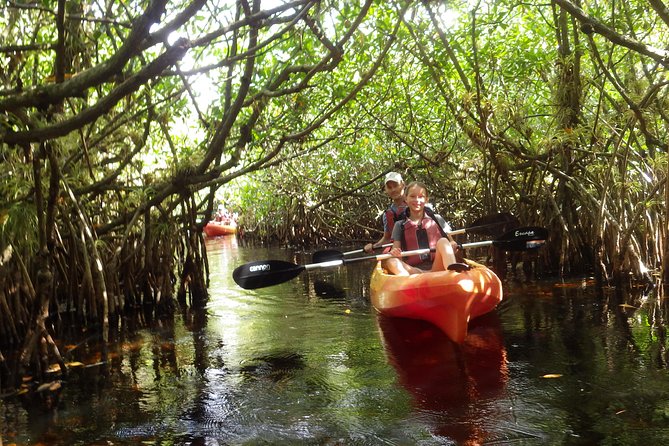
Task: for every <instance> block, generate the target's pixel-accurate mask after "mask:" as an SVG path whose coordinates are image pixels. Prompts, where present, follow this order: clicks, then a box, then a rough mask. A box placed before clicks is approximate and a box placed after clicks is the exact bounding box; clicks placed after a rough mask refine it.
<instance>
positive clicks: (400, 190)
mask: <svg viewBox="0 0 669 446" xmlns="http://www.w3.org/2000/svg"><path fill="white" fill-rule="evenodd" d="M383 191H384V192H385V193H386V195H388V197H390V199H391V200H393V201H392V202H391V203H390V206H388V209H386V210H385V211H384V213H383V215H382V216H381V217H382V221H383V236H382V237H381V238H380V239H379V240H378V241H377V242H376V243H367V244H366V245H365V246H364V248H363V249H364V250H365V252H370V253H371V252H372V251H374V249H376V248H380V247H381V246H383V245H385V244H386V243H390V241H391V236H392V232H393V227H394V226H395V222H396V221H398V220H400V219H401V218H402V217H401V216H402V215H403V214H404V212H405V211H406V208H407V204H406V202H405V201H404V180H402V175H400V174H399V173H397V172H388V173H387V174H386V178H385V180H384V183H383Z"/></svg>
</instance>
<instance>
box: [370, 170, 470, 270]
mask: <svg viewBox="0 0 669 446" xmlns="http://www.w3.org/2000/svg"><path fill="white" fill-rule="evenodd" d="M404 198H405V201H406V203H407V206H408V207H407V210H406V218H405V219H404V220H400V221H397V222H396V223H395V226H394V227H393V232H392V240H393V247H392V249H391V250H390V254H392V255H393V256H395V257H393V258H390V259H386V260H384V261H383V267H384V268H386V269H387V270H388V271H389V272H390V273H391V274H395V275H403V276H406V275H409V274H418V273H422V272H424V271H427V270H430V271H442V270H445V269H447V268H448V266H449V265H451V264H455V263H457V261H456V257H455V252H454V250H453V246H454V245H456V244H455V242H454V241H453V240H451V238H450V236H449V235H448V231H450V228H449V227H448V224H447V223H446V221H445V220H444V219H443V218H442V217H441V216H440V215H438V214H434V213H433V212H432V210H431V208H429V207H427V206H426V205H427V204H428V192H427V186H425V185H424V184H423V183H419V182H417V181H414V182H412V183H410V184H409V185H408V186H407V188H406V193H405V197H404ZM422 248H431V249H434V250H435V251H434V252H430V253H426V254H424V255H415V256H409V257H405V258H403V257H402V251H413V250H416V249H422Z"/></svg>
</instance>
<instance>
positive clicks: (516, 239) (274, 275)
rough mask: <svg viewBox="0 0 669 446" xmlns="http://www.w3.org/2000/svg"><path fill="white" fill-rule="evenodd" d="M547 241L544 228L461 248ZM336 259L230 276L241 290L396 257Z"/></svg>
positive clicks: (269, 265) (521, 247)
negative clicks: (312, 270) (342, 266)
mask: <svg viewBox="0 0 669 446" xmlns="http://www.w3.org/2000/svg"><path fill="white" fill-rule="evenodd" d="M547 238H548V231H546V229H544V228H540V227H524V228H518V229H515V230H513V231H509V232H507V233H506V234H504V235H502V236H501V237H499V238H497V239H496V240H488V241H482V242H472V243H465V244H463V245H462V246H463V247H464V248H475V247H479V246H491V245H492V246H496V247H498V248H500V249H504V250H506V251H527V250H531V249H536V248H539V247H540V246H542V245H543V244H544V243H546V239H547ZM430 251H432V249H430V248H424V249H416V250H411V251H403V252H402V253H401V254H400V257H407V256H412V255H420V254H426V253H428V252H430ZM339 256H340V257H339V258H336V259H332V260H328V261H325V262H318V263H311V264H307V265H296V264H294V263H290V262H286V261H282V260H261V261H256V262H250V263H247V264H244V265H241V266H239V267H237V268H235V270H234V271H233V273H232V277H233V279H234V280H235V282H236V283H237V284H238V285H239V286H241V287H242V288H245V289H255V288H262V287H267V286H271V285H276V284H279V283H283V282H286V281H288V280H290V279H292V278H294V277H297V276H298V275H299V274H300V273H301V272H302V271H305V270H311V269H317V268H329V267H336V266H341V265H346V264H349V263H355V262H362V261H365V260H376V261H379V260H385V259H389V258H391V257H395V256H393V255H392V254H390V253H386V254H378V255H373V256H365V257H355V258H352V259H345V258H344V256H343V254H342V253H339Z"/></svg>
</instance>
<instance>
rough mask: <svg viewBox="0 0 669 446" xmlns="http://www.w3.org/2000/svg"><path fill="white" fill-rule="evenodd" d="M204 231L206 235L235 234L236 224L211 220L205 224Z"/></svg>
mask: <svg viewBox="0 0 669 446" xmlns="http://www.w3.org/2000/svg"><path fill="white" fill-rule="evenodd" d="M204 233H205V234H206V235H207V237H217V236H220V235H230V234H236V233H237V225H236V224H235V223H230V222H227V223H226V222H219V221H213V220H212V221H210V222H209V223H207V224H206V225H205V227H204Z"/></svg>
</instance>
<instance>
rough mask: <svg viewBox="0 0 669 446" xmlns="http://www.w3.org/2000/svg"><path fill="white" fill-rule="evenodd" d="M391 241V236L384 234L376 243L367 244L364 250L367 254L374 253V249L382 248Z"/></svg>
mask: <svg viewBox="0 0 669 446" xmlns="http://www.w3.org/2000/svg"><path fill="white" fill-rule="evenodd" d="M390 240H391V239H390V234H386V233H385V232H384V233H383V237H381V238H380V239H379V240H378V241H377V242H376V243H367V244H366V245H365V247H364V248H363V249H364V250H365V252H373V251H374V249H376V248H380V247H381V246H383V245H385V244H386V243H388V242H390Z"/></svg>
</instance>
